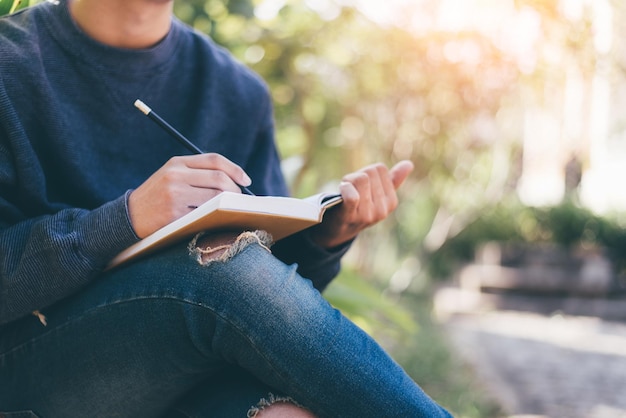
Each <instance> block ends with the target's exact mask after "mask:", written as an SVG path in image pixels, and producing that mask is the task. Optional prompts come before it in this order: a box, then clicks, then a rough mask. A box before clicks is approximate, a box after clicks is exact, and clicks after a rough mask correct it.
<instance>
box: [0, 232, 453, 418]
mask: <svg viewBox="0 0 626 418" xmlns="http://www.w3.org/2000/svg"><path fill="white" fill-rule="evenodd" d="M202 256H203V255H202V254H192V255H190V254H189V251H188V249H187V248H186V247H185V246H177V247H174V248H171V249H169V250H167V251H165V252H162V253H160V254H159V255H158V256H155V257H151V258H149V259H145V260H140V261H138V262H135V263H132V264H129V265H127V266H125V267H122V268H119V269H116V270H113V271H111V272H108V273H106V274H105V275H104V276H103V277H102V278H101V279H99V280H98V281H96V282H95V283H93V284H92V285H90V286H89V287H88V288H86V289H85V290H84V291H82V292H81V293H79V294H77V295H75V296H73V297H71V298H69V299H67V300H65V301H63V302H62V303H59V304H57V305H55V306H53V307H52V308H49V309H46V310H44V311H43V312H42V315H43V316H41V317H40V318H37V317H36V316H32V317H27V318H23V319H21V320H18V321H15V322H13V323H10V324H8V325H5V326H3V327H2V328H0V411H2V412H3V413H5V416H8V417H10V416H12V415H11V414H10V413H11V412H13V413H16V412H18V411H21V412H20V414H18V415H15V416H20V417H21V416H35V417H45V418H51V417H52V418H53V417H62V418H71V417H133V418H136V417H192V416H193V417H225V418H234V417H246V416H250V417H253V416H254V415H255V413H256V412H257V411H258V410H259V409H262V408H263V407H264V406H265V405H267V404H268V403H271V402H273V401H290V402H291V401H293V402H297V403H298V404H301V405H303V406H304V407H306V408H308V409H309V410H311V411H312V412H313V413H314V414H315V415H316V416H318V417H401V418H407V417H449V416H450V414H448V412H446V411H445V410H444V409H442V408H441V407H440V406H439V405H437V404H436V403H435V402H434V401H433V400H431V399H430V398H429V397H428V396H427V395H426V394H425V393H424V392H423V391H422V390H421V389H420V388H419V387H418V386H417V385H416V384H415V383H414V382H413V381H412V380H411V379H410V378H409V376H407V374H406V373H405V372H404V371H403V370H402V369H401V368H400V367H399V366H398V365H397V364H396V363H395V362H394V361H393V360H392V359H391V358H390V357H389V356H388V355H387V354H386V353H385V352H384V351H383V350H382V349H381V348H380V347H379V345H378V344H377V343H376V342H375V341H373V340H372V339H371V338H370V337H369V336H368V335H366V334H365V333H364V332H363V331H361V330H360V329H359V328H358V327H357V326H355V325H354V324H353V323H351V322H350V321H349V320H348V319H346V318H345V317H344V316H343V315H342V314H341V313H340V312H339V311H337V310H335V309H333V308H332V307H331V306H330V305H329V304H328V303H327V302H326V300H325V299H324V298H323V297H322V296H321V295H320V293H319V291H317V290H316V289H315V288H314V287H313V286H312V284H311V282H310V281H309V280H307V279H304V278H302V277H301V276H299V275H298V274H297V273H296V269H295V266H288V265H285V264H284V263H282V262H280V261H279V260H277V259H276V258H275V257H274V256H273V255H272V254H271V253H270V251H269V249H268V248H267V247H265V246H264V245H263V244H262V243H261V242H258V241H255V240H250V241H247V242H245V243H244V245H240V248H239V249H238V251H237V252H236V253H235V254H230V255H227V256H224V257H222V258H223V259H220V260H218V261H213V262H210V263H204V262H202ZM44 316H45V318H44ZM40 319H41V320H44V319H45V321H47V325H46V326H44V325H43V324H42V323H41V322H40ZM7 413H8V414H7Z"/></svg>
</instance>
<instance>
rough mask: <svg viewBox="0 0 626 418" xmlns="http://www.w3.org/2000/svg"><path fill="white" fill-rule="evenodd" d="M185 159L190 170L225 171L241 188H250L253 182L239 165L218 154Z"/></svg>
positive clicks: (191, 156)
mask: <svg viewBox="0 0 626 418" xmlns="http://www.w3.org/2000/svg"><path fill="white" fill-rule="evenodd" d="M180 158H184V159H185V164H186V165H187V166H188V167H189V168H196V169H202V170H217V171H223V172H224V173H225V174H226V175H227V176H228V177H230V178H231V179H232V180H233V181H234V182H235V183H237V184H238V185H241V186H249V185H250V184H252V180H251V179H250V177H249V176H248V174H246V172H245V171H244V170H243V168H241V167H240V166H239V165H237V164H235V163H234V162H232V161H231V160H229V159H228V158H226V157H224V156H223V155H220V154H217V153H207V154H199V155H189V156H185V157H180Z"/></svg>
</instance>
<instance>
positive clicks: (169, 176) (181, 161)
mask: <svg viewBox="0 0 626 418" xmlns="http://www.w3.org/2000/svg"><path fill="white" fill-rule="evenodd" d="M250 183H251V180H250V177H248V175H247V174H246V173H245V171H244V170H243V169H242V168H241V167H239V166H238V165H237V164H235V163H233V162H232V161H230V160H228V159H227V158H226V157H223V156H221V155H219V154H214V153H208V154H200V155H189V156H181V157H173V158H171V159H170V160H169V161H168V162H167V163H165V165H163V167H161V168H160V169H159V170H157V171H156V172H155V173H154V174H153V175H152V176H150V177H149V178H148V179H147V180H146V181H145V182H144V183H143V184H142V185H141V186H139V187H138V188H137V189H135V190H134V191H133V192H132V193H131V194H130V197H129V199H128V206H129V212H130V220H131V223H132V225H133V228H134V229H135V233H136V234H137V236H138V237H139V238H145V237H147V236H148V235H150V234H151V233H153V232H155V231H156V230H158V229H159V228H161V227H163V226H165V225H167V224H169V223H171V222H173V221H175V220H176V219H178V218H180V217H181V216H183V215H185V214H187V213H189V211H191V210H192V208H193V207H194V206H200V205H201V204H203V203H204V202H206V201H207V200H209V199H211V198H212V197H214V196H216V195H218V194H220V193H221V192H223V191H230V192H239V193H240V192H241V190H240V188H239V185H241V186H249V185H250ZM190 207H191V208H190Z"/></svg>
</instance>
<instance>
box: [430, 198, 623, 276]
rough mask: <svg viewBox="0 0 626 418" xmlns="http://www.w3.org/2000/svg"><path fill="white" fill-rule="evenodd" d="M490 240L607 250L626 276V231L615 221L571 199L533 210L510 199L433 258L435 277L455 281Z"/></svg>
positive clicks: (496, 206) (618, 268)
mask: <svg viewBox="0 0 626 418" xmlns="http://www.w3.org/2000/svg"><path fill="white" fill-rule="evenodd" d="M490 241H498V242H503V243H517V244H531V243H535V244H537V243H550V244H557V245H559V246H560V247H562V248H565V249H569V250H576V249H583V250H584V249H587V250H599V251H602V252H605V253H606V255H607V256H608V257H609V258H610V259H611V260H612V262H613V264H614V266H615V268H616V270H617V273H618V275H619V276H620V277H624V276H625V275H626V259H624V254H625V253H626V229H624V227H623V225H622V224H621V223H620V222H619V221H618V220H616V219H609V218H607V217H603V216H598V215H596V214H594V213H593V212H591V211H590V210H588V209H585V208H582V207H580V206H579V205H577V204H576V203H574V202H572V201H564V202H563V203H562V204H560V205H557V206H552V207H542V208H532V207H527V206H524V205H522V204H520V203H519V202H518V201H516V200H514V199H511V200H509V201H507V202H502V203H500V204H498V205H495V206H493V207H491V208H488V209H487V210H485V211H484V212H483V214H482V216H481V217H480V218H477V219H476V220H475V221H474V222H472V223H471V224H469V225H468V226H467V227H466V228H464V230H463V231H462V232H460V233H459V234H458V235H456V236H455V237H454V238H451V239H449V240H447V241H446V243H445V244H444V245H442V246H441V248H439V249H438V250H437V251H435V252H433V253H432V254H430V255H429V258H430V260H431V263H430V265H429V267H430V274H431V275H432V276H433V277H439V278H448V277H451V276H452V274H453V273H454V271H455V270H456V269H458V268H459V267H460V266H462V265H463V264H466V263H468V262H470V261H471V260H472V259H473V258H474V255H475V251H476V249H477V248H478V247H480V246H481V245H482V244H485V243H488V242H490Z"/></svg>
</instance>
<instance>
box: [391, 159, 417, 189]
mask: <svg viewBox="0 0 626 418" xmlns="http://www.w3.org/2000/svg"><path fill="white" fill-rule="evenodd" d="M413 168H414V165H413V163H412V162H411V161H409V160H403V161H400V162H399V163H397V164H396V165H394V166H393V167H391V169H390V170H389V174H390V177H391V181H392V183H393V187H394V188H395V189H396V190H397V189H398V188H399V187H400V186H401V185H402V183H404V181H405V180H406V179H407V177H409V174H411V172H412V171H413Z"/></svg>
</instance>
